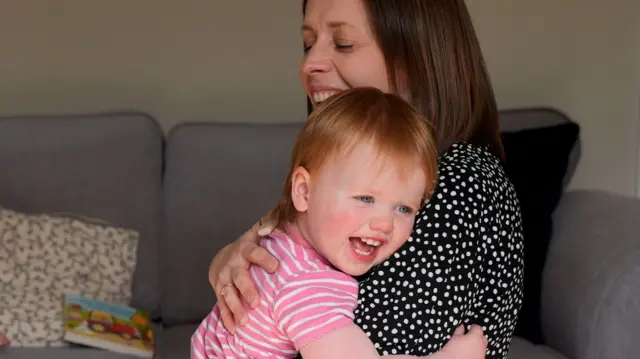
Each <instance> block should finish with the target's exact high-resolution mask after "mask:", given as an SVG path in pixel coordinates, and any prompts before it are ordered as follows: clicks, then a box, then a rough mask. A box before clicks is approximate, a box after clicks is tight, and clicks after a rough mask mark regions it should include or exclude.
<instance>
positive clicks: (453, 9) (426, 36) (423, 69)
mask: <svg viewBox="0 0 640 359" xmlns="http://www.w3.org/2000/svg"><path fill="white" fill-rule="evenodd" d="M360 1H361V2H362V5H363V6H364V8H365V9H366V12H367V14H368V16H369V23H370V24H371V30H372V32H373V34H374V36H375V38H376V40H377V43H378V46H379V47H380V49H381V50H382V53H383V55H384V58H385V61H386V65H387V73H388V74H389V82H390V85H391V88H392V89H393V90H394V91H395V92H396V93H400V92H401V91H408V100H409V102H410V103H411V104H412V105H413V106H414V107H416V108H417V109H418V110H419V111H420V112H421V113H422V114H423V115H424V116H425V117H426V118H427V119H429V120H430V121H431V122H432V124H433V126H434V128H435V134H436V138H437V141H438V147H439V150H440V151H441V152H443V151H446V150H447V149H448V148H449V147H450V146H451V145H452V144H453V143H455V142H460V141H465V142H469V143H471V144H474V145H479V146H489V149H490V151H491V152H492V153H494V154H495V155H496V156H498V157H499V158H500V159H504V149H503V147H502V140H501V137H500V125H499V122H498V107H497V104H496V100H495V95H494V93H493V88H492V86H491V80H490V78H489V74H488V71H487V68H486V64H485V62H484V59H483V56H482V51H481V49H480V43H479V41H478V39H477V36H476V33H475V30H474V28H473V23H472V21H471V16H470V14H469V11H468V9H467V6H466V5H465V3H464V0H401V1H390V0H360ZM302 5H303V13H304V11H305V9H306V5H307V0H303V3H302Z"/></svg>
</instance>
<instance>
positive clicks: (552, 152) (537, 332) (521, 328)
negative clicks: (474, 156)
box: [503, 123, 579, 344]
mask: <svg viewBox="0 0 640 359" xmlns="http://www.w3.org/2000/svg"><path fill="white" fill-rule="evenodd" d="M578 135H579V127H578V125H577V124H575V123H563V124H558V125H555V126H547V127H540V128H533V129H526V130H520V131H517V132H510V133H505V134H504V135H503V144H504V148H505V153H506V161H505V164H504V168H505V171H506V173H507V175H508V176H509V178H510V179H511V181H512V182H513V185H514V186H515V189H516V193H517V195H518V200H519V202H520V207H521V211H522V223H523V234H524V267H525V268H524V301H523V306H522V309H521V311H520V314H519V317H518V324H517V326H516V335H519V336H522V337H524V338H526V339H528V340H530V341H532V342H533V343H536V344H539V343H542V342H543V337H542V331H541V324H540V299H541V286H542V283H541V278H542V270H543V268H544V264H545V260H546V256H547V249H548V247H549V242H550V241H551V235H552V216H553V212H554V210H555V208H556V206H557V205H558V202H559V201H560V198H561V196H562V194H563V192H564V187H565V177H566V173H567V168H568V166H569V161H570V154H571V151H572V149H573V148H574V145H575V143H576V141H577V140H578Z"/></svg>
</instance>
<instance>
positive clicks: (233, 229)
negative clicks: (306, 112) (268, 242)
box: [161, 123, 301, 324]
mask: <svg viewBox="0 0 640 359" xmlns="http://www.w3.org/2000/svg"><path fill="white" fill-rule="evenodd" d="M300 128H301V124H284V125H245V124H213V123H207V124H186V125H179V126H177V127H175V128H174V129H173V130H172V131H170V133H169V134H168V137H167V144H166V155H165V161H166V172H165V179H164V200H165V212H164V216H165V217H164V226H165V227H164V229H163V233H164V238H163V246H162V248H163V250H162V259H161V263H162V267H163V271H162V272H161V275H162V284H163V291H162V317H163V321H164V322H165V323H167V324H178V323H186V322H191V323H197V322H199V321H200V320H202V318H203V317H204V316H205V315H206V314H207V313H208V312H209V311H211V307H212V305H213V304H214V303H215V295H214V293H213V290H212V289H211V287H210V286H209V282H208V279H207V272H208V266H209V263H210V262H211V259H212V258H213V256H214V255H215V254H216V253H217V251H218V250H219V249H220V248H222V247H223V246H224V245H225V244H227V243H229V242H230V241H233V240H235V239H236V238H238V237H239V236H240V235H241V234H242V233H243V232H244V231H246V230H247V229H249V227H250V226H251V225H252V224H254V223H255V222H256V221H258V220H259V219H260V217H261V216H262V215H264V214H265V213H266V212H267V211H268V210H269V209H270V208H271V207H272V206H273V205H274V204H275V203H276V202H277V200H278V199H279V198H280V194H281V193H282V190H283V189H282V185H283V183H284V179H285V176H286V172H287V169H288V165H289V164H288V162H289V157H290V152H291V149H292V148H293V144H294V142H295V138H296V136H297V134H298V132H299V131H300Z"/></svg>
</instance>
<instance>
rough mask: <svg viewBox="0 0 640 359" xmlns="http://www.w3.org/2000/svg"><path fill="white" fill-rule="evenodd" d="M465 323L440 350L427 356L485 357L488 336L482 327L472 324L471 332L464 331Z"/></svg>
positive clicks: (474, 358) (449, 357)
mask: <svg viewBox="0 0 640 359" xmlns="http://www.w3.org/2000/svg"><path fill="white" fill-rule="evenodd" d="M464 331H465V329H464V325H461V326H459V327H458V328H457V329H456V331H455V332H454V333H453V335H452V336H451V339H449V341H448V342H447V344H445V346H444V347H443V348H442V349H441V350H440V352H438V353H436V354H434V355H431V356H428V357H427V358H433V359H440V355H442V358H447V359H484V358H485V357H486V353H487V338H486V337H485V336H484V332H483V330H482V327H481V326H479V325H472V326H471V328H470V329H469V332H467V333H465V332H464Z"/></svg>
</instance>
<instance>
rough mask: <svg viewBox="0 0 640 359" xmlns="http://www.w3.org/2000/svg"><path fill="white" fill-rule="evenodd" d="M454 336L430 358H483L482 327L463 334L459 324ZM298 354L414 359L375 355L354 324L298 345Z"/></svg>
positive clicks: (307, 357)
mask: <svg viewBox="0 0 640 359" xmlns="http://www.w3.org/2000/svg"><path fill="white" fill-rule="evenodd" d="M456 333H457V334H454V337H453V338H452V339H451V341H449V343H447V345H445V347H444V348H443V349H442V351H440V352H437V353H435V354H431V355H429V356H428V358H430V359H483V358H484V357H485V355H484V354H485V351H486V349H487V341H486V340H485V339H484V336H483V334H482V329H480V327H477V326H476V327H474V328H473V329H472V330H471V331H470V332H469V333H467V334H464V328H463V327H460V328H459V329H458V330H457V331H456ZM300 355H301V356H302V357H303V358H304V359H325V358H358V359H378V358H388V359H414V358H418V357H417V356H412V355H404V354H397V355H384V356H380V355H378V351H377V350H376V349H375V347H374V346H373V343H371V340H369V337H367V335H366V334H365V333H364V331H362V329H360V327H358V326H357V325H355V324H353V323H352V324H349V325H347V326H346V327H344V328H342V329H340V330H336V331H335V332H333V333H330V334H327V335H325V336H323V337H321V338H319V339H317V340H315V341H313V342H311V343H309V344H307V345H305V346H303V347H302V348H300Z"/></svg>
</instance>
